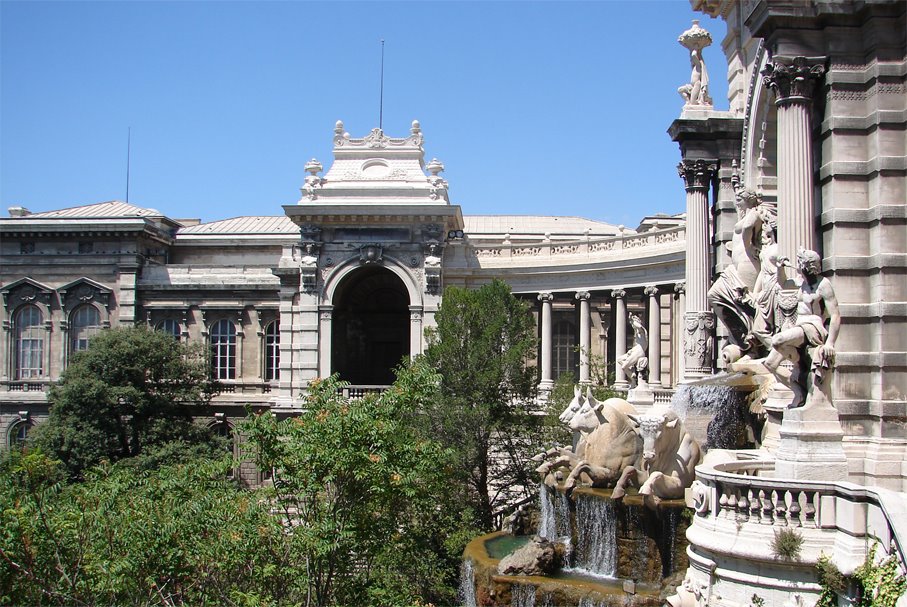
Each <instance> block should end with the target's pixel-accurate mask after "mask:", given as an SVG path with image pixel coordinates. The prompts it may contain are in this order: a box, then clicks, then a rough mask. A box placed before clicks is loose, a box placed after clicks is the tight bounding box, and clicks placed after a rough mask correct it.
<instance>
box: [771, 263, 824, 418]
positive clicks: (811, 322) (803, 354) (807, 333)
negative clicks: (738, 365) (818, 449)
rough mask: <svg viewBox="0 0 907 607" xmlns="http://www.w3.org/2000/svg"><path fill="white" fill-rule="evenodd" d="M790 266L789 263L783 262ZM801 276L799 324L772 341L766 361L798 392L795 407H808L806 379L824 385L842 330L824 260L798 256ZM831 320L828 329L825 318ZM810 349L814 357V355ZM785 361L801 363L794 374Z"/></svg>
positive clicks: (781, 378) (795, 393)
mask: <svg viewBox="0 0 907 607" xmlns="http://www.w3.org/2000/svg"><path fill="white" fill-rule="evenodd" d="M781 262H782V263H783V264H784V265H787V266H790V262H788V261H787V260H781ZM797 270H798V271H799V273H800V280H799V289H798V292H797V320H796V324H795V325H794V326H793V327H790V328H788V329H785V330H783V331H781V332H780V333H778V334H777V335H775V336H774V337H773V338H772V349H771V351H770V352H769V353H768V356H767V357H766V358H765V360H764V361H763V364H764V365H765V367H766V368H767V369H768V370H769V371H770V372H771V373H772V374H774V375H775V377H777V378H778V379H779V380H780V381H781V382H782V383H783V384H785V385H787V386H788V387H789V388H790V389H791V390H793V392H794V401H793V403H792V404H791V406H792V407H799V406H801V405H803V404H804V403H805V400H806V396H807V389H808V385H807V382H806V376H807V374H809V373H812V375H813V383H814V384H822V383H823V382H824V381H825V380H826V379H827V378H826V375H827V374H828V373H829V372H830V371H831V368H832V367H833V366H834V362H835V341H836V340H837V339H838V331H839V330H840V328H841V313H840V311H839V310H838V300H837V298H836V297H835V291H834V289H833V288H832V286H831V282H830V281H829V280H828V279H827V278H825V277H824V276H822V275H821V272H822V260H821V258H820V257H819V254H818V253H816V252H815V251H807V250H804V249H801V250H800V251H799V252H798V253H797ZM826 317H827V318H828V325H827V326H826V324H825V318H826ZM810 349H813V350H812V353H811V354H810ZM785 359H788V360H792V361H795V362H797V363H798V364H797V365H796V368H795V369H794V371H793V372H791V371H789V370H787V369H785V368H784V367H782V366H781V363H782V361H784V360H785Z"/></svg>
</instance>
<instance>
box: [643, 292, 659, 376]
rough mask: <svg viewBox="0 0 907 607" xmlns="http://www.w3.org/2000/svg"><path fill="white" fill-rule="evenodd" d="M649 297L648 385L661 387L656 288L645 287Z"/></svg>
mask: <svg viewBox="0 0 907 607" xmlns="http://www.w3.org/2000/svg"><path fill="white" fill-rule="evenodd" d="M645 294H646V295H648V296H649V354H648V356H649V384H650V385H652V386H655V387H659V386H661V304H660V302H659V301H658V287H656V286H655V285H650V286H648V287H646V289H645Z"/></svg>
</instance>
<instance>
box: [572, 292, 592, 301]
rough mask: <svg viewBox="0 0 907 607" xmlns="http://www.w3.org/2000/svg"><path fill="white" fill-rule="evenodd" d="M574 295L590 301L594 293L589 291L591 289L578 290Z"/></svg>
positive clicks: (581, 299) (579, 298)
mask: <svg viewBox="0 0 907 607" xmlns="http://www.w3.org/2000/svg"><path fill="white" fill-rule="evenodd" d="M574 297H576V298H577V299H578V300H580V301H589V298H590V297H592V295H591V294H590V293H589V291H577V292H576V295H574Z"/></svg>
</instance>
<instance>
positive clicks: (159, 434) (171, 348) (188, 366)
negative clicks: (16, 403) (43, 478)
mask: <svg viewBox="0 0 907 607" xmlns="http://www.w3.org/2000/svg"><path fill="white" fill-rule="evenodd" d="M209 375H210V372H209V368H208V364H207V358H206V356H205V353H204V351H203V350H201V349H200V348H193V347H191V346H189V345H186V344H183V343H180V342H179V341H177V340H175V339H174V338H173V337H172V336H170V335H168V334H166V333H162V332H155V331H150V330H148V329H145V328H142V327H136V328H132V327H130V328H120V329H110V330H107V331H102V332H101V333H99V334H98V335H96V336H95V337H94V338H92V341H91V346H90V347H89V348H88V349H87V350H85V351H82V352H77V353H75V354H74V355H73V357H72V359H71V360H70V361H69V366H68V367H67V368H66V370H65V371H64V372H63V374H62V375H61V377H60V381H59V382H58V383H57V384H55V385H54V386H53V387H52V388H51V390H50V393H49V395H48V400H49V402H50V405H51V406H50V416H49V418H48V419H47V421H45V422H44V423H42V424H40V425H39V426H38V427H37V428H35V431H34V433H33V437H32V443H33V444H34V445H35V446H37V447H39V448H41V449H42V450H43V451H44V452H45V453H48V454H49V455H51V456H52V457H54V458H56V459H58V460H60V461H62V462H63V463H64V465H65V466H66V468H67V469H68V470H69V473H70V474H71V475H73V476H78V475H79V474H81V473H82V471H84V470H86V469H87V468H89V467H91V466H93V465H95V464H97V463H99V462H100V461H101V460H107V461H111V462H115V461H118V460H121V459H124V458H133V457H135V456H138V455H140V454H141V455H143V457H144V458H145V459H146V461H148V462H149V465H156V463H158V462H159V461H161V460H162V459H163V460H165V461H166V460H168V458H169V459H172V457H173V456H174V455H175V454H176V453H178V452H179V451H180V450H182V449H188V450H194V451H202V452H210V453H213V452H214V451H215V450H216V439H215V437H213V436H212V433H210V432H209V431H207V430H206V429H205V428H202V427H199V426H197V425H195V424H193V423H192V416H191V413H192V405H200V404H205V403H207V402H208V401H209V400H210V398H211V396H212V394H213V393H214V391H215V389H216V385H215V384H214V383H213V382H212V381H211V380H210V379H209Z"/></svg>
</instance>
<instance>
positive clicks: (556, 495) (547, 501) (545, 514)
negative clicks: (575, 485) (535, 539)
mask: <svg viewBox="0 0 907 607" xmlns="http://www.w3.org/2000/svg"><path fill="white" fill-rule="evenodd" d="M539 502H540V504H539V510H540V516H539V518H540V520H539V536H541V537H543V538H545V539H548V540H555V539H558V538H564V537H566V538H569V537H570V500H569V498H567V496H566V495H564V494H563V493H561V492H560V491H557V490H556V489H552V488H550V487H548V486H546V485H545V484H544V483H543V484H542V486H541V487H540V488H539Z"/></svg>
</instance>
